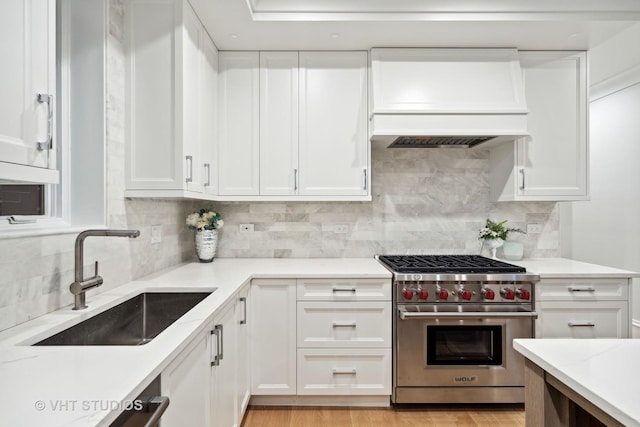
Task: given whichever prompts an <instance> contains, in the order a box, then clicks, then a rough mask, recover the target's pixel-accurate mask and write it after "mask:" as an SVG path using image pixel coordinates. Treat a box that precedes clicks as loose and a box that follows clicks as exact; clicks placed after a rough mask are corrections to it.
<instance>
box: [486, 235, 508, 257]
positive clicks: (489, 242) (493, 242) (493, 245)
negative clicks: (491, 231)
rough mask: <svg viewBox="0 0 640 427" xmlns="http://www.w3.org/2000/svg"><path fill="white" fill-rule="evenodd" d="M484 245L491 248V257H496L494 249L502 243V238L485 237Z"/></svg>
mask: <svg viewBox="0 0 640 427" xmlns="http://www.w3.org/2000/svg"><path fill="white" fill-rule="evenodd" d="M484 245H485V246H486V247H487V248H489V249H491V258H497V257H496V250H497V249H498V248H499V247H501V246H502V245H504V240H502V239H485V241H484Z"/></svg>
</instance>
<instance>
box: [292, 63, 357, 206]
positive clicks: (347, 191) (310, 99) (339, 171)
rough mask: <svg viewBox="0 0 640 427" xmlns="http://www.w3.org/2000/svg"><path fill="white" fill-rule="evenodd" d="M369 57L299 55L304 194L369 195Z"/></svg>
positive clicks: (302, 181)
mask: <svg viewBox="0 0 640 427" xmlns="http://www.w3.org/2000/svg"><path fill="white" fill-rule="evenodd" d="M368 148H369V143H368V139H367V53H366V52H300V178H299V182H300V191H299V194H301V195H322V196H338V195H348V196H351V195H366V194H368V190H367V188H368V184H367V173H368V172H367V167H368V152H369V151H368Z"/></svg>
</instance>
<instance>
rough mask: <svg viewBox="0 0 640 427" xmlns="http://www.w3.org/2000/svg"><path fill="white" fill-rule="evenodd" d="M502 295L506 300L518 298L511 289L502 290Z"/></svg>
mask: <svg viewBox="0 0 640 427" xmlns="http://www.w3.org/2000/svg"><path fill="white" fill-rule="evenodd" d="M500 294H501V295H502V298H504V299H515V298H516V293H515V292H514V291H512V290H511V289H502V290H501V291H500Z"/></svg>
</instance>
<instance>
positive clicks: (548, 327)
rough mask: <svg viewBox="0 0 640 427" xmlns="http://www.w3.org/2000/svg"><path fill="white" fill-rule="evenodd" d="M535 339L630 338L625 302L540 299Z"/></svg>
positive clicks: (627, 311)
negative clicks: (574, 301)
mask: <svg viewBox="0 0 640 427" xmlns="http://www.w3.org/2000/svg"><path fill="white" fill-rule="evenodd" d="M536 311H537V312H538V319H537V320H536V338H628V337H629V323H630V321H629V310H628V305H627V303H626V302H617V301H600V302H597V303H590V302H578V303H567V302H546V301H543V302H540V303H539V304H538V305H537V306H536Z"/></svg>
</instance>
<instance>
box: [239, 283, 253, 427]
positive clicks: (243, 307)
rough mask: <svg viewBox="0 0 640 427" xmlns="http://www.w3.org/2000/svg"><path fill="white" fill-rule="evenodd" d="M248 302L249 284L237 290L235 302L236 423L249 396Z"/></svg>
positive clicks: (243, 410) (245, 407)
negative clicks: (236, 329) (236, 331)
mask: <svg viewBox="0 0 640 427" xmlns="http://www.w3.org/2000/svg"><path fill="white" fill-rule="evenodd" d="M248 304H250V303H249V286H245V287H244V289H242V290H240V292H238V302H237V304H236V325H237V327H238V334H237V337H238V338H237V342H238V349H237V354H238V356H237V358H236V363H237V367H236V368H237V372H238V381H237V384H238V389H237V390H236V409H237V411H238V413H237V424H238V425H240V424H242V417H243V415H244V412H245V411H246V409H247V406H248V405H249V398H251V375H249V373H250V372H251V365H250V360H249V354H250V352H251V349H250V347H249V344H250V341H249V324H250V323H249V322H250V320H249V318H248V314H249V312H250V309H249V307H248Z"/></svg>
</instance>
